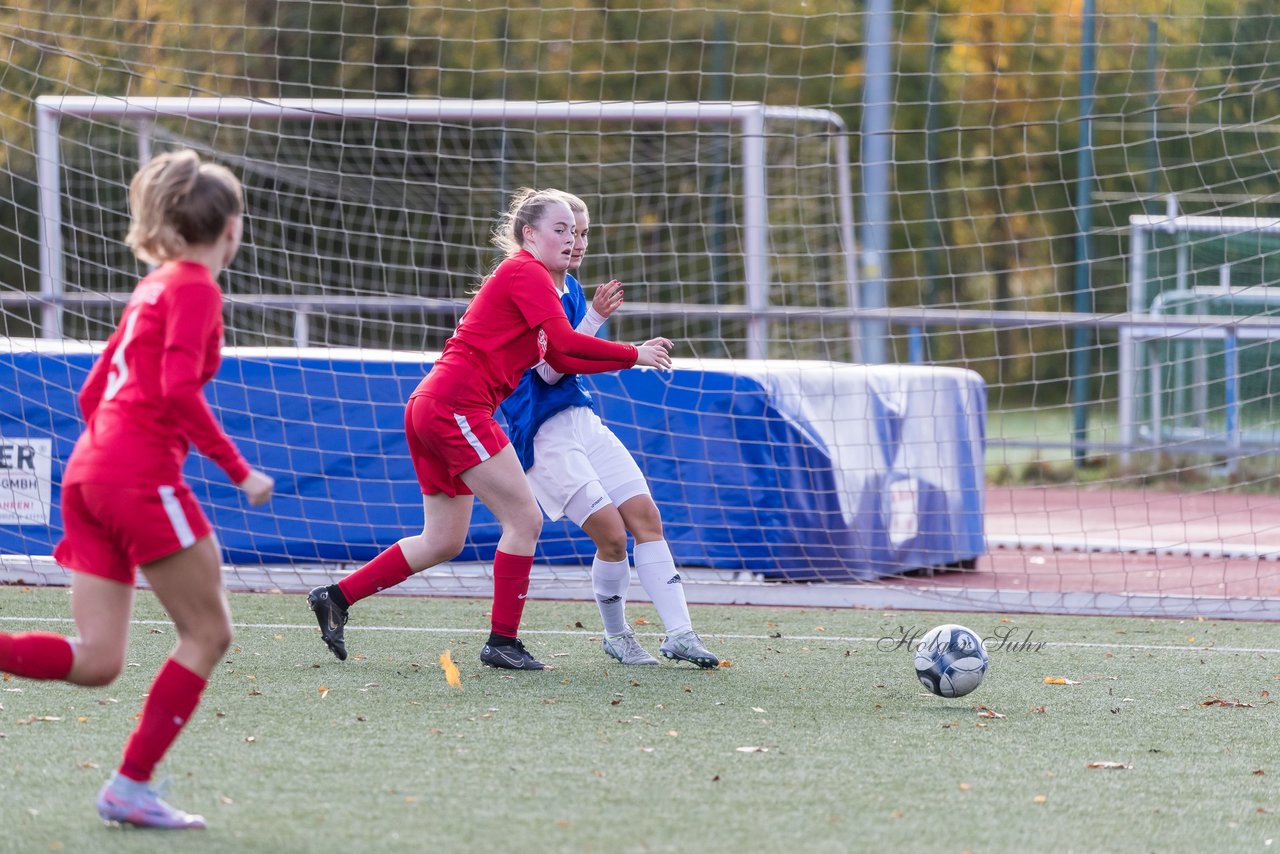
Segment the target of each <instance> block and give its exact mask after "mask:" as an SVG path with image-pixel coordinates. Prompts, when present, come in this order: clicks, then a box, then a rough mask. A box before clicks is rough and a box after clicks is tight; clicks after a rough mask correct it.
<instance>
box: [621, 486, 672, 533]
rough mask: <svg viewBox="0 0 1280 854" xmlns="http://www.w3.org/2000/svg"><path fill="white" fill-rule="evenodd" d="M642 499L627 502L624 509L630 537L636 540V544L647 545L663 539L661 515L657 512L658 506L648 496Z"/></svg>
mask: <svg viewBox="0 0 1280 854" xmlns="http://www.w3.org/2000/svg"><path fill="white" fill-rule="evenodd" d="M644 499H645V500H640V499H639V498H637V499H633V500H632V501H628V502H627V506H626V508H625V514H626V515H625V519H626V522H627V529H628V530H629V531H631V534H632V536H634V537H635V538H636V542H638V543H647V542H652V541H653V540H661V539H662V538H663V535H662V514H661V513H659V512H658V505H656V504H654V503H653V500H652V499H650V498H648V496H644Z"/></svg>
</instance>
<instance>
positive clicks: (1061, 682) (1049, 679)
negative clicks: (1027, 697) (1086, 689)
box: [1044, 676, 1080, 685]
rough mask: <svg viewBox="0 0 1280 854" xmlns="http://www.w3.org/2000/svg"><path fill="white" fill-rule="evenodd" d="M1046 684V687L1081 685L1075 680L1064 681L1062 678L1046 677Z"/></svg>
mask: <svg viewBox="0 0 1280 854" xmlns="http://www.w3.org/2000/svg"><path fill="white" fill-rule="evenodd" d="M1044 684H1046V685H1079V684H1080V683H1079V682H1077V681H1076V680H1074V679H1063V678H1062V677H1061V676H1046V677H1044Z"/></svg>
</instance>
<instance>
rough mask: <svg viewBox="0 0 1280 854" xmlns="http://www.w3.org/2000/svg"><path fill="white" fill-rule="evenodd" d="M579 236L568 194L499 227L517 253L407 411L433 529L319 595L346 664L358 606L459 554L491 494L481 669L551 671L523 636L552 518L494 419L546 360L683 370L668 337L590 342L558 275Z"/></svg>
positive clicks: (554, 195)
mask: <svg viewBox="0 0 1280 854" xmlns="http://www.w3.org/2000/svg"><path fill="white" fill-rule="evenodd" d="M574 231H575V226H574V216H573V212H572V211H571V210H570V209H569V206H568V205H567V204H566V203H565V201H564V197H563V196H562V195H561V194H559V193H558V192H557V191H554V190H542V191H535V190H529V189H525V190H521V191H520V192H518V193H517V194H516V196H515V198H514V199H513V200H512V202H511V205H510V206H509V208H508V209H507V211H506V213H505V214H504V215H503V217H502V219H501V220H500V221H499V223H498V226H497V228H496V229H495V230H494V243H495V244H496V245H498V246H499V247H502V248H508V247H509V249H508V255H507V257H506V259H505V260H504V261H502V263H501V264H499V265H498V267H497V269H496V270H494V272H493V275H492V276H490V277H489V278H488V279H487V280H486V281H485V282H484V284H483V285H482V286H481V287H480V289H479V291H478V292H477V293H476V295H475V298H474V299H473V300H472V301H471V304H470V305H469V306H468V307H467V310H466V311H465V312H464V313H463V315H462V319H461V320H460V321H459V322H458V328H457V330H456V331H455V332H454V334H453V336H452V337H451V338H450V339H449V340H448V341H447V342H446V343H445V346H444V351H443V352H442V353H441V354H440V358H439V359H438V360H436V363H435V365H434V366H432V368H431V370H430V371H429V372H428V373H427V376H426V378H425V379H423V380H422V382H421V383H420V384H419V385H418V387H417V389H415V390H414V392H413V393H412V394H411V395H410V396H409V404H408V406H407V407H406V408H405V432H406V434H407V436H408V441H409V453H410V455H411V457H412V459H413V468H414V471H415V473H416V474H417V477H418V483H419V485H420V486H421V487H422V495H423V510H424V515H425V517H426V519H425V524H424V526H423V532H422V533H421V534H417V535H414V536H409V537H405V538H404V539H402V540H400V541H399V542H398V543H396V544H395V545H393V546H391V547H390V548H389V549H387V550H385V551H383V552H382V553H381V554H379V555H378V556H377V557H375V558H374V559H373V560H371V561H370V562H369V563H367V564H365V565H364V566H363V567H361V568H360V569H358V570H356V571H355V572H353V573H352V574H351V575H348V576H347V577H346V578H344V579H342V580H341V581H339V582H338V583H337V584H330V585H328V586H325V587H317V588H315V589H314V590H312V591H311V593H310V595H309V596H308V597H307V598H308V603H309V604H310V606H311V609H312V610H313V611H314V612H315V615H316V619H317V621H318V622H319V624H320V636H321V637H322V638H323V639H324V642H325V643H326V644H327V645H328V647H329V649H330V650H332V652H333V654H334V655H336V656H337V657H338V658H339V659H345V658H346V657H347V648H346V640H345V638H344V636H343V626H344V625H345V624H346V622H347V609H348V608H350V607H351V606H352V605H354V604H355V603H356V602H359V601H360V600H361V599H364V598H365V597H367V596H372V595H373V594H374V593H377V592H378V591H379V590H385V589H387V588H388V587H393V586H395V585H397V584H399V583H400V582H402V581H404V580H405V579H406V578H408V577H409V576H410V575H413V574H414V573H417V572H422V571H423V570H425V569H427V568H428V567H432V566H435V565H436V564H439V563H443V562H444V561H447V560H449V559H451V558H453V557H456V556H457V555H458V553H459V552H461V551H462V547H463V544H464V541H465V538H466V535H467V529H468V527H469V526H470V524H471V510H472V506H473V504H474V501H475V497H476V496H479V498H480V500H481V501H483V502H484V503H485V506H486V507H488V508H489V509H490V510H491V511H492V512H493V515H494V516H496V517H497V518H498V522H499V523H500V524H501V526H502V535H501V537H500V538H499V540H498V548H497V553H496V554H495V555H494V559H493V611H492V615H491V620H492V623H491V631H490V634H489V639H488V641H487V642H486V643H485V645H484V648H483V649H482V650H481V653H480V660H481V662H483V663H484V664H487V665H489V666H491V667H501V668H506V669H511V670H542V669H544V668H545V665H544V664H543V663H542V662H540V661H538V660H537V659H536V658H534V657H533V656H532V655H530V654H529V652H528V651H527V650H526V649H525V647H524V644H523V643H521V642H520V640H519V639H518V632H519V628H520V618H521V616H522V614H523V612H524V602H525V596H526V594H527V593H528V590H529V571H530V569H531V568H532V567H533V552H534V548H535V547H536V546H537V543H538V536H539V535H540V534H541V533H542V511H541V510H540V509H539V508H538V503H537V501H535V500H534V497H533V493H532V491H530V489H529V484H528V482H527V481H526V480H525V477H524V471H523V469H522V468H521V466H520V461H519V459H517V457H516V454H515V451H514V449H513V448H512V447H511V443H510V441H509V440H508V439H507V436H506V434H504V433H503V432H502V428H501V427H499V426H498V423H497V421H495V420H494V417H493V414H494V411H495V410H496V409H497V408H498V404H499V403H501V402H502V401H503V400H505V399H506V397H507V396H508V395H510V394H511V391H512V389H514V388H515V386H516V383H518V382H519V381H520V377H521V376H522V375H523V373H524V372H525V371H526V370H527V369H529V368H531V367H533V366H534V365H535V364H537V363H538V362H539V361H542V360H543V359H545V360H546V362H547V363H548V364H550V365H552V366H553V367H555V368H556V370H558V371H562V372H564V373H600V372H603V371H616V370H620V369H622V368H630V367H633V366H644V367H652V368H659V369H664V370H665V369H667V368H669V367H670V366H671V358H670V356H669V355H668V354H667V350H668V349H669V348H670V347H671V342H670V341H668V340H667V339H665V338H655V339H652V340H650V341H647V342H645V343H644V344H640V345H638V346H633V345H631V344H619V343H615V342H612V341H604V340H600V339H598V338H594V337H592V336H589V335H580V334H578V333H577V332H575V331H574V330H573V328H572V327H571V326H570V325H569V320H568V318H567V317H566V316H565V312H564V306H563V305H561V303H560V298H559V293H558V291H557V289H556V286H555V284H554V283H553V282H552V273H563V272H564V271H565V270H566V269H568V267H569V261H570V256H571V254H572V252H573V244H574Z"/></svg>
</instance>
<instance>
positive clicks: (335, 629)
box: [307, 587, 347, 661]
mask: <svg viewBox="0 0 1280 854" xmlns="http://www.w3.org/2000/svg"><path fill="white" fill-rule="evenodd" d="M307 604H308V605H310V606H311V610H312V611H315V614H316V622H318V623H319V624H320V637H321V638H323V639H324V642H325V645H326V646H328V647H329V651H330V652H332V653H333V654H334V655H336V656H337V657H338V660H339V661H346V660H347V642H346V640H345V639H344V638H343V637H342V627H343V626H345V625H346V624H347V609H346V608H344V607H342V606H341V605H339V604H338V603H337V602H335V601H333V597H331V596H330V595H329V588H328V587H317V588H316V589H315V590H312V591H311V592H310V593H308V594H307Z"/></svg>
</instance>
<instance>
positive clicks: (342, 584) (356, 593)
mask: <svg viewBox="0 0 1280 854" xmlns="http://www.w3.org/2000/svg"><path fill="white" fill-rule="evenodd" d="M413 572H414V570H413V567H411V566H409V561H407V560H405V559H404V552H403V551H402V550H401V548H400V544H399V543H396V544H395V545H394V546H392V547H391V548H389V549H387V550H386V551H384V552H383V553H382V554H380V555H378V556H377V557H375V558H374V559H373V560H371V561H369V562H368V563H366V564H365V565H364V566H362V567H360V568H359V569H357V570H356V571H355V572H353V573H351V574H350V575H348V576H347V577H346V578H344V579H342V580H341V581H339V582H338V589H339V590H341V591H342V595H343V596H344V597H346V600H347V604H348V605H354V604H356V603H357V602H359V601H360V600H361V599H365V598H367V597H369V596H372V595H373V594H375V593H377V592H378V591H379V590H386V589H387V588H388V587H395V586H396V585H397V584H399V583H400V582H401V581H404V580H405V579H406V578H408V577H409V576H411V575H413Z"/></svg>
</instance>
